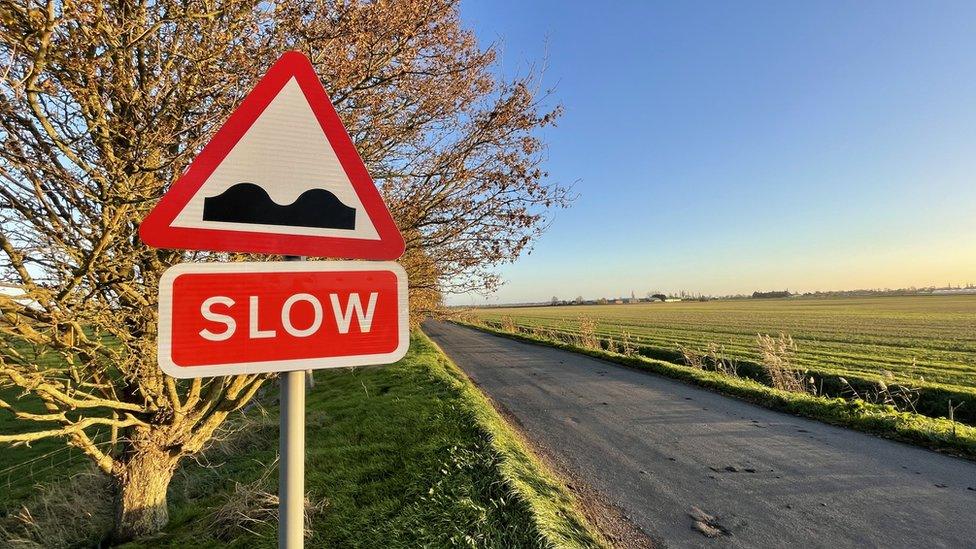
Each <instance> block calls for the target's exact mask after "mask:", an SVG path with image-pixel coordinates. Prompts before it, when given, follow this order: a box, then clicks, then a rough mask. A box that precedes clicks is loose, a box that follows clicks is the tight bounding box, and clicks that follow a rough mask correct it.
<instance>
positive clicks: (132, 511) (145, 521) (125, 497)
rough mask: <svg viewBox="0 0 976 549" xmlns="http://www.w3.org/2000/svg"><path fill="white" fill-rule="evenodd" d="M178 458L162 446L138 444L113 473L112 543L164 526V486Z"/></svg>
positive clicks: (145, 534)
mask: <svg viewBox="0 0 976 549" xmlns="http://www.w3.org/2000/svg"><path fill="white" fill-rule="evenodd" d="M177 461H178V460H177V459H175V458H174V457H172V456H170V454H169V452H167V451H166V450H165V449H162V448H158V447H149V448H146V447H137V448H136V449H135V451H134V453H133V454H132V456H131V457H130V459H129V460H128V461H127V462H126V463H125V465H124V466H122V468H121V470H120V472H119V473H118V474H116V475H115V482H116V495H115V530H114V532H113V533H112V541H113V542H114V543H123V542H127V541H132V540H134V539H137V538H140V537H142V536H147V535H150V534H154V533H156V532H158V531H159V530H160V529H162V528H163V526H166V523H167V522H169V512H168V510H167V509H166V490H167V488H169V482H170V480H171V479H172V478H173V472H174V471H175V470H176V464H177Z"/></svg>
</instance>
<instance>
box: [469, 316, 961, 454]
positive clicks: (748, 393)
mask: <svg viewBox="0 0 976 549" xmlns="http://www.w3.org/2000/svg"><path fill="white" fill-rule="evenodd" d="M450 322H453V323H455V324H457V325H459V326H464V327H467V328H471V329H474V330H478V331H481V332H485V333H488V334H491V335H495V336H498V337H504V338H508V339H512V340H515V341H521V342H523V343H529V344H534V345H543V346H546V347H553V348H556V349H560V350H563V351H569V352H573V353H577V354H583V355H587V356H590V357H593V358H597V359H601V360H605V361H607V362H612V363H614V364H619V365H622V366H626V367H630V368H634V369H636V370H641V371H644V372H649V373H652V374H657V375H660V376H663V377H667V378H669V379H675V380H678V381H682V382H685V383H689V384H691V385H696V386H698V387H702V388H705V389H708V390H711V391H714V392H717V393H720V394H723V395H726V396H730V397H735V398H739V399H742V400H745V401H747V402H751V403H753V404H756V405H759V406H762V407H764V408H769V409H771V410H775V411H778V412H785V413H788V414H792V415H795V416H801V417H805V418H808V419H813V420H816V421H820V422H823V423H827V424H830V425H836V426H839V427H845V428H848V429H852V430H855V431H860V432H863V433H867V434H871V435H875V436H878V437H881V438H885V439H890V440H896V441H899V442H903V443H908V444H912V445H915V446H920V447H923V448H927V449H929V450H933V451H936V452H939V453H943V454H949V455H953V456H956V457H960V458H963V459H968V460H972V461H976V427H972V426H969V425H965V424H961V423H958V422H956V423H953V422H951V421H949V420H947V419H942V418H931V417H928V416H923V415H921V414H913V413H910V412H901V411H898V410H896V409H894V408H893V407H892V406H886V405H880V404H871V403H867V402H863V401H860V402H853V401H848V400H844V399H842V398H826V397H816V396H812V395H808V394H804V393H790V392H787V391H782V390H779V389H774V388H772V387H769V386H766V385H763V384H762V383H759V382H757V381H753V380H750V379H744V378H738V377H729V376H724V375H722V374H719V373H717V372H712V371H706V370H696V369H694V368H690V367H688V366H683V365H680V364H675V363H672V362H667V361H664V360H658V359H653V358H647V357H643V356H628V355H623V354H619V353H611V352H610V351H605V350H602V349H600V350H596V349H587V348H583V347H577V346H575V345H570V344H568V343H564V342H560V341H550V340H547V339H542V338H538V337H533V336H531V335H528V334H522V333H512V332H506V331H503V330H498V329H495V328H492V327H490V326H482V325H478V324H472V323H469V322H463V321H458V320H451V321H450Z"/></svg>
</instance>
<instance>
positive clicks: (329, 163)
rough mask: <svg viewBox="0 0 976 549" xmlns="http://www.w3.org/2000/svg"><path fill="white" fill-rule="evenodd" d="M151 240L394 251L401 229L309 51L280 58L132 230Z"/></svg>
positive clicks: (273, 249) (278, 249)
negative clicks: (316, 73)
mask: <svg viewBox="0 0 976 549" xmlns="http://www.w3.org/2000/svg"><path fill="white" fill-rule="evenodd" d="M139 235H140V236H141V237H142V240H143V241H144V242H145V243H146V244H149V245H151V246H155V247H157V248H176V249H191V250H210V251H223V252H252V253H266V254H285V255H307V256H315V257H342V258H351V259H396V258H398V257H400V255H401V254H403V249H404V243H403V237H402V236H401V235H400V231H399V230H398V229H397V227H396V224H395V223H394V222H393V218H392V217H391V216H390V212H389V210H387V208H386V204H384V203H383V199H382V197H381V196H380V194H379V192H378V191H377V190H376V186H375V185H374V184H373V180H372V178H370V176H369V173H368V172H367V171H366V166H364V165H363V161H362V159H361V158H360V157H359V153H357V152H356V148H355V146H354V145H353V143H352V140H351V139H349V135H348V134H347V133H346V129H345V127H343V125H342V122H341V121H340V120H339V116H338V115H337V114H336V112H335V109H334V108H333V107H332V102H331V101H330V100H329V96H328V95H326V93H325V90H324V89H323V88H322V84H321V83H320V82H319V79H318V77H317V76H316V75H315V70H314V69H313V68H312V64H311V63H310V62H309V60H308V59H307V58H306V57H305V56H304V55H302V54H301V53H298V52H288V53H286V54H285V55H283V56H282V57H281V59H279V60H278V61H277V62H276V63H275V64H274V66H272V67H271V69H270V70H269V71H268V73H267V74H266V75H265V76H264V78H262V79H261V81H260V82H258V85H257V86H256V87H255V88H254V90H253V91H251V93H250V94H248V96H247V97H246V98H245V99H244V101H243V102H242V103H241V105H240V106H239V107H238V108H237V110H236V111H234V114H232V115H231V116H230V118H229V119H228V120H227V122H225V123H224V125H223V126H222V127H221V128H220V130H218V131H217V133H216V134H215V135H214V137H213V139H212V140H211V141H210V143H209V144H208V145H207V146H206V147H204V149H203V150H202V151H201V152H200V154H199V156H197V157H196V159H194V161H193V162H192V163H191V164H190V167H189V168H188V169H187V171H186V173H184V174H183V176H182V177H181V178H180V179H179V180H178V181H177V182H176V183H175V184H174V185H173V186H172V188H170V189H169V191H168V192H167V193H166V194H165V195H164V196H163V198H162V200H160V201H159V204H157V205H156V207H155V208H154V209H153V210H152V212H150V213H149V215H148V216H147V217H146V219H145V220H144V221H143V223H142V226H141V227H140V229H139Z"/></svg>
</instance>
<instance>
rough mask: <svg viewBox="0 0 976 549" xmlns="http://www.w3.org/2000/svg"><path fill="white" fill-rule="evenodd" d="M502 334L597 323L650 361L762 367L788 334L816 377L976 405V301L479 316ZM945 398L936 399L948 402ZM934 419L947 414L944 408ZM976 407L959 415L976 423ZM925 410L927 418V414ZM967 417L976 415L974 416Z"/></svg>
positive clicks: (500, 311) (485, 312)
mask: <svg viewBox="0 0 976 549" xmlns="http://www.w3.org/2000/svg"><path fill="white" fill-rule="evenodd" d="M474 314H475V315H476V318H478V319H480V320H482V321H487V322H489V323H491V324H493V325H495V326H496V327H498V326H501V325H503V324H508V325H511V324H514V325H515V326H517V327H518V328H519V330H522V331H528V332H533V331H535V332H542V331H543V330H545V329H549V330H552V331H553V333H555V334H556V335H557V336H559V337H563V336H570V335H572V334H574V333H576V332H578V331H579V326H580V318H581V317H584V318H588V319H592V320H593V321H595V322H596V333H597V335H598V336H599V337H601V338H603V339H606V340H614V341H616V342H618V343H619V342H621V341H623V340H624V339H629V340H630V341H631V343H633V344H634V345H636V346H637V347H638V352H639V353H640V354H644V355H647V356H654V357H657V358H664V359H668V360H672V361H678V360H680V354H679V353H678V352H677V351H678V348H679V345H680V346H684V347H690V348H699V349H701V348H704V347H706V346H707V345H709V344H718V345H721V346H722V348H723V349H724V351H725V352H726V353H727V354H728V355H729V356H731V357H734V358H736V359H739V360H742V361H746V362H750V361H751V362H755V361H758V360H759V354H758V348H757V345H756V335H757V334H760V333H762V334H774V335H775V334H779V333H785V334H789V335H790V336H792V337H793V339H794V340H795V342H796V345H797V354H796V363H797V365H798V366H800V367H802V368H805V369H809V370H810V372H811V373H815V374H823V375H825V376H830V377H834V378H836V377H837V376H845V378H850V379H851V380H867V381H873V380H878V379H885V380H886V381H887V382H888V383H891V382H892V381H894V382H896V383H903V384H905V385H910V386H913V387H920V388H921V389H922V390H923V392H926V393H927V394H926V395H923V401H924V400H926V399H927V398H928V397H929V396H932V395H936V396H938V397H939V399H944V400H946V401H947V400H948V398H952V396H953V395H955V396H956V399H955V402H956V403H958V402H959V401H960V400H968V399H967V398H966V397H971V396H976V296H913V297H867V298H818V299H813V298H809V299H808V298H793V299H770V300H752V299H743V300H726V301H709V302H693V301H689V302H676V303H641V304H625V305H581V306H559V307H526V308H521V307H520V308H493V309H478V310H476V311H475V313H474ZM939 399H936V400H939ZM932 407H933V408H934V409H933V410H931V414H930V415H941V414H940V413H939V410H940V409H942V408H943V403H942V402H941V401H940V402H938V403H936V404H932ZM970 408H976V402H967V404H966V405H964V408H963V409H960V410H959V412H960V414H964V415H966V416H971V415H972V414H973V413H974V412H976V410H974V409H970ZM920 411H922V410H920ZM967 412H968V413H967Z"/></svg>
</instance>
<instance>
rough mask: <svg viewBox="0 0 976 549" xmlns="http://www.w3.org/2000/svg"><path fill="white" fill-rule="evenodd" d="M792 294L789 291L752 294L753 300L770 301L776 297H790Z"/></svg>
mask: <svg viewBox="0 0 976 549" xmlns="http://www.w3.org/2000/svg"><path fill="white" fill-rule="evenodd" d="M791 295H793V294H791V293H790V291H789V290H785V291H782V292H752V297H753V299H770V298H774V297H790V296H791Z"/></svg>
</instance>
